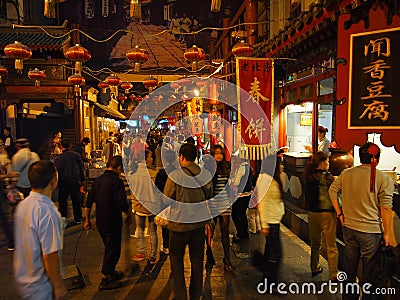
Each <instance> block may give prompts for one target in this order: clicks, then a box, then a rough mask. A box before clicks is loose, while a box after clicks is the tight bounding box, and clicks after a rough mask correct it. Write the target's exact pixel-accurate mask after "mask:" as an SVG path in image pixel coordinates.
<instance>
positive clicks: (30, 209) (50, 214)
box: [13, 160, 67, 300]
mask: <svg viewBox="0 0 400 300" xmlns="http://www.w3.org/2000/svg"><path fill="white" fill-rule="evenodd" d="M28 178H29V181H30V184H31V186H32V192H31V193H30V195H29V196H28V197H27V198H26V199H25V200H23V201H21V203H19V204H18V206H17V208H16V211H15V214H14V224H15V228H14V233H15V252H14V260H13V269H14V278H15V283H16V288H17V290H18V292H19V294H20V295H21V297H22V298H23V299H43V300H44V299H49V300H51V299H62V297H64V296H65V295H66V294H67V289H66V287H65V285H64V281H63V278H62V276H61V266H60V265H61V251H62V248H63V240H62V237H63V228H62V222H61V215H60V213H59V212H58V210H57V207H56V206H55V205H54V203H53V202H52V201H51V199H50V198H51V194H52V192H53V191H54V190H55V188H56V187H57V182H58V174H57V170H56V167H55V166H54V164H53V163H52V162H50V161H47V160H42V161H38V162H35V163H33V164H32V165H31V166H30V167H29V169H28Z"/></svg>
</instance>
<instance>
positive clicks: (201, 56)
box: [183, 45, 206, 71]
mask: <svg viewBox="0 0 400 300" xmlns="http://www.w3.org/2000/svg"><path fill="white" fill-rule="evenodd" d="M183 56H184V57H185V59H186V60H187V61H188V62H191V63H192V71H197V62H199V61H201V60H205V59H206V53H205V52H204V50H203V49H202V48H199V47H197V46H196V45H193V46H192V48H189V49H187V50H186V51H185V53H184V54H183Z"/></svg>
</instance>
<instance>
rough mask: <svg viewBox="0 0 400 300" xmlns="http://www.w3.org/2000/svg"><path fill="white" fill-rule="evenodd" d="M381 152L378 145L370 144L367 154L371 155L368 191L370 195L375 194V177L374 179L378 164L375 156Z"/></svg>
mask: <svg viewBox="0 0 400 300" xmlns="http://www.w3.org/2000/svg"><path fill="white" fill-rule="evenodd" d="M380 151H381V150H380V149H379V147H378V145H376V144H371V145H369V147H368V153H369V154H370V155H372V157H371V175H370V178H369V191H370V192H371V193H375V177H376V166H377V164H378V160H377V159H376V157H375V156H376V155H378V153H379V152H380Z"/></svg>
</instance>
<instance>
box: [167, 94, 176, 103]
mask: <svg viewBox="0 0 400 300" xmlns="http://www.w3.org/2000/svg"><path fill="white" fill-rule="evenodd" d="M168 102H172V103H176V96H175V95H171V96H170V97H169V98H168Z"/></svg>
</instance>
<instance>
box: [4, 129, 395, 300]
mask: <svg viewBox="0 0 400 300" xmlns="http://www.w3.org/2000/svg"><path fill="white" fill-rule="evenodd" d="M166 133H167V132H165V131H164V132H163V131H152V132H150V133H149V134H148V135H147V136H146V135H145V134H143V133H134V134H131V133H127V135H126V137H125V139H124V138H123V136H122V135H121V134H117V135H115V134H114V133H110V134H109V137H108V138H107V139H106V140H105V141H104V144H103V145H104V146H103V154H104V160H105V162H106V163H107V165H106V168H107V169H106V171H105V172H104V174H103V175H101V176H100V177H98V178H97V179H96V180H95V181H94V183H93V185H92V186H91V188H90V189H89V194H88V198H87V201H86V203H85V204H84V206H85V211H84V215H85V218H82V213H83V212H82V206H81V205H82V202H81V199H80V197H81V193H80V188H81V186H82V182H83V180H84V173H83V161H84V160H85V158H86V159H88V157H87V154H86V151H85V146H87V144H88V143H90V140H89V139H88V138H84V139H83V140H82V141H81V143H80V144H79V145H77V147H76V149H75V150H76V151H73V150H71V147H70V144H69V143H68V142H67V141H65V140H63V139H62V138H61V134H59V133H56V134H55V135H54V139H53V141H52V143H51V147H50V148H51V149H52V150H51V152H53V153H54V154H55V152H56V151H58V150H55V149H59V150H60V153H58V155H57V156H56V157H52V160H53V162H52V161H50V160H40V158H39V156H38V155H37V154H36V153H34V152H32V151H30V150H29V141H28V140H27V139H17V140H16V141H15V143H13V142H12V141H9V140H8V139H9V136H10V129H8V128H7V129H6V130H5V131H4V138H3V139H2V141H4V142H2V143H1V144H0V150H2V151H3V153H4V152H7V154H8V150H10V149H11V147H12V146H13V147H15V150H16V151H17V152H16V153H15V154H14V155H13V156H12V159H11V165H12V170H13V171H16V172H19V179H18V183H17V184H16V188H17V189H18V190H19V191H20V192H21V193H22V194H23V196H24V198H25V199H24V200H23V201H21V202H20V203H19V204H18V205H17V207H16V209H15V213H14V226H15V238H14V237H13V235H12V233H10V230H11V229H10V228H9V226H8V225H7V222H6V221H5V220H4V218H3V216H2V214H4V213H3V212H2V211H1V210H0V217H1V219H2V220H1V221H2V222H3V228H4V229H5V231H7V236H8V238H9V240H10V241H9V249H10V250H12V249H14V246H15V255H14V275H15V281H16V286H17V288H18V291H19V293H20V295H21V296H22V297H23V298H32V299H33V298H35V299H51V297H52V296H51V295H53V296H55V298H56V299H60V298H61V297H63V296H64V295H65V294H66V292H67V291H66V289H65V286H64V284H63V282H62V280H61V279H60V278H61V275H60V267H59V266H60V261H61V259H62V258H61V251H62V235H63V230H64V226H63V217H67V211H68V210H67V198H68V196H70V197H71V200H72V206H73V214H74V216H73V217H74V222H75V224H79V223H81V222H84V224H83V227H84V228H85V229H90V228H92V224H91V219H90V216H91V210H92V205H93V204H94V203H96V227H97V230H98V232H99V234H100V236H101V238H102V241H103V244H104V257H103V263H102V268H101V274H102V280H101V282H100V285H99V289H100V290H108V289H115V288H118V287H120V286H121V285H122V283H121V279H122V278H123V277H124V276H125V274H124V273H123V272H122V271H119V270H116V266H117V264H118V261H119V258H120V254H121V234H122V224H123V216H122V213H125V214H126V215H127V223H128V224H130V223H132V222H134V223H135V232H134V233H133V234H132V236H133V237H135V238H136V253H135V255H134V256H133V257H132V261H134V262H140V261H144V260H147V261H148V262H149V263H150V264H155V263H156V262H157V259H158V255H159V253H160V251H162V252H163V254H165V255H169V257H170V262H171V271H172V278H173V292H174V297H175V298H174V299H187V298H188V293H189V297H190V299H200V298H201V296H202V288H203V268H204V267H205V266H206V267H207V266H208V267H212V266H213V265H214V264H215V258H214V255H213V250H212V249H213V236H214V231H215V228H216V227H217V226H219V228H220V233H221V242H222V248H223V253H224V256H223V265H224V270H225V271H226V272H230V273H235V272H236V269H235V266H234V264H233V263H232V261H231V256H230V255H231V243H236V244H239V245H243V244H246V243H248V241H249V236H250V234H253V233H254V234H261V235H263V236H265V249H264V253H263V255H262V258H261V261H260V262H259V267H260V268H261V270H262V272H263V275H264V277H265V278H267V280H268V283H271V284H272V283H277V282H278V275H279V266H280V264H281V261H282V245H281V239H280V222H281V220H282V218H283V215H284V213H285V207H284V201H283V195H284V192H283V184H282V180H281V178H282V176H281V173H282V166H281V159H280V158H279V157H278V156H269V157H267V158H266V159H264V161H263V162H262V164H261V170H260V172H259V173H260V174H256V173H255V170H253V169H252V167H251V166H250V164H249V162H248V161H247V160H246V159H243V158H241V157H239V156H238V155H237V154H233V155H231V159H230V161H228V160H227V159H226V148H225V147H224V145H221V144H216V145H212V146H211V147H210V149H209V154H210V155H204V154H205V153H206V152H208V151H207V150H208V149H203V144H202V142H201V140H197V142H196V140H195V139H194V138H192V137H189V138H186V139H185V137H184V136H183V135H181V134H175V133H173V134H168V135H167V134H166ZM0 154H1V152H0ZM359 155H360V161H361V163H362V165H361V166H356V167H353V168H349V169H346V170H344V171H343V172H342V173H341V174H340V175H339V176H338V177H337V178H336V179H334V178H333V177H332V175H331V174H330V173H329V156H328V155H327V154H325V153H324V152H322V151H321V152H317V153H315V154H314V155H313V157H312V159H311V162H310V163H309V165H308V166H307V168H306V170H305V172H304V182H305V198H306V203H307V206H308V220H309V223H308V224H309V232H310V241H311V257H310V273H311V275H312V276H313V277H314V276H318V275H319V274H320V273H322V272H323V269H322V267H321V265H320V260H319V259H320V248H321V243H322V241H324V242H325V244H326V249H327V259H328V266H329V279H330V280H331V281H336V280H337V278H336V277H337V274H338V250H337V247H336V222H337V219H339V222H341V224H342V226H343V234H344V242H345V262H344V271H346V273H347V275H348V278H347V281H348V282H356V275H357V268H358V261H359V260H360V258H361V262H362V265H363V271H362V272H363V274H362V279H361V280H362V282H371V283H373V282H375V281H374V276H375V275H373V270H372V258H373V256H374V254H375V253H376V251H377V249H378V246H379V244H380V243H381V242H383V243H384V244H385V245H389V234H390V231H391V226H390V220H391V208H392V196H393V189H394V185H393V181H392V180H391V178H390V177H389V176H387V175H386V174H384V173H383V172H381V171H379V170H377V169H376V165H377V163H378V162H379V156H380V149H379V147H378V146H376V145H375V144H373V143H367V144H365V145H363V146H362V147H360V151H359ZM127 162H128V163H127ZM122 173H124V175H125V178H126V180H127V182H128V183H129V186H130V190H131V191H130V192H131V193H132V196H133V201H132V203H130V202H129V201H128V197H127V193H126V191H125V187H124V182H123V180H122V179H121V178H120V175H121V174H122ZM202 176H203V177H202ZM204 176H205V177H204ZM199 178H200V179H201V178H203V179H201V180H200V179H199ZM204 178H206V179H204ZM183 182H186V183H187V182H191V184H189V185H187V184H183ZM57 188H58V197H57V199H58V208H57V206H56V205H55V204H54V202H53V201H52V199H54V192H55V191H56V189H57ZM339 199H340V201H339ZM184 204H185V205H186V204H193V205H194V207H196V209H193V210H185V212H184V213H183V212H182V207H184V206H185V205H184ZM202 204H204V205H203V206H201V205H202ZM197 208H199V209H197ZM201 209H202V210H204V214H205V215H207V216H208V217H206V218H203V219H201V220H198V219H196V217H197V216H198V215H199V213H200V210H201ZM166 211H168V213H166V214H164V217H165V216H167V217H168V219H169V220H168V222H166V223H164V224H163V226H162V229H161V231H162V235H161V236H162V241H161V242H160V246H159V241H158V234H157V231H158V227H159V225H157V224H158V223H157V222H156V219H157V215H158V214H161V213H163V212H166ZM192 214H193V215H192ZM231 218H232V220H233V224H234V228H235V233H232V232H230V230H231V227H230V220H231ZM187 220H196V221H195V222H189V221H187ZM160 224H161V223H160ZM146 230H147V233H148V238H149V239H150V243H149V246H150V248H149V249H147V247H146V244H147V243H146V235H145V231H146ZM230 233H232V234H233V239H230ZM322 235H323V236H324V239H323V240H322V238H321V237H322ZM186 246H188V248H189V256H190V263H191V274H190V276H191V280H190V286H189V289H188V291H189V292H187V289H186V285H185V276H184V262H183V257H184V254H185V248H186ZM26 249H29V252H30V253H29V255H27V253H26V251H27V250H26ZM205 254H206V255H205ZM28 256H29V259H27V257H28ZM205 256H206V257H205ZM204 261H205V262H204ZM351 296H354V295H346V294H345V295H344V298H346V297H349V298H350V297H351Z"/></svg>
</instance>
